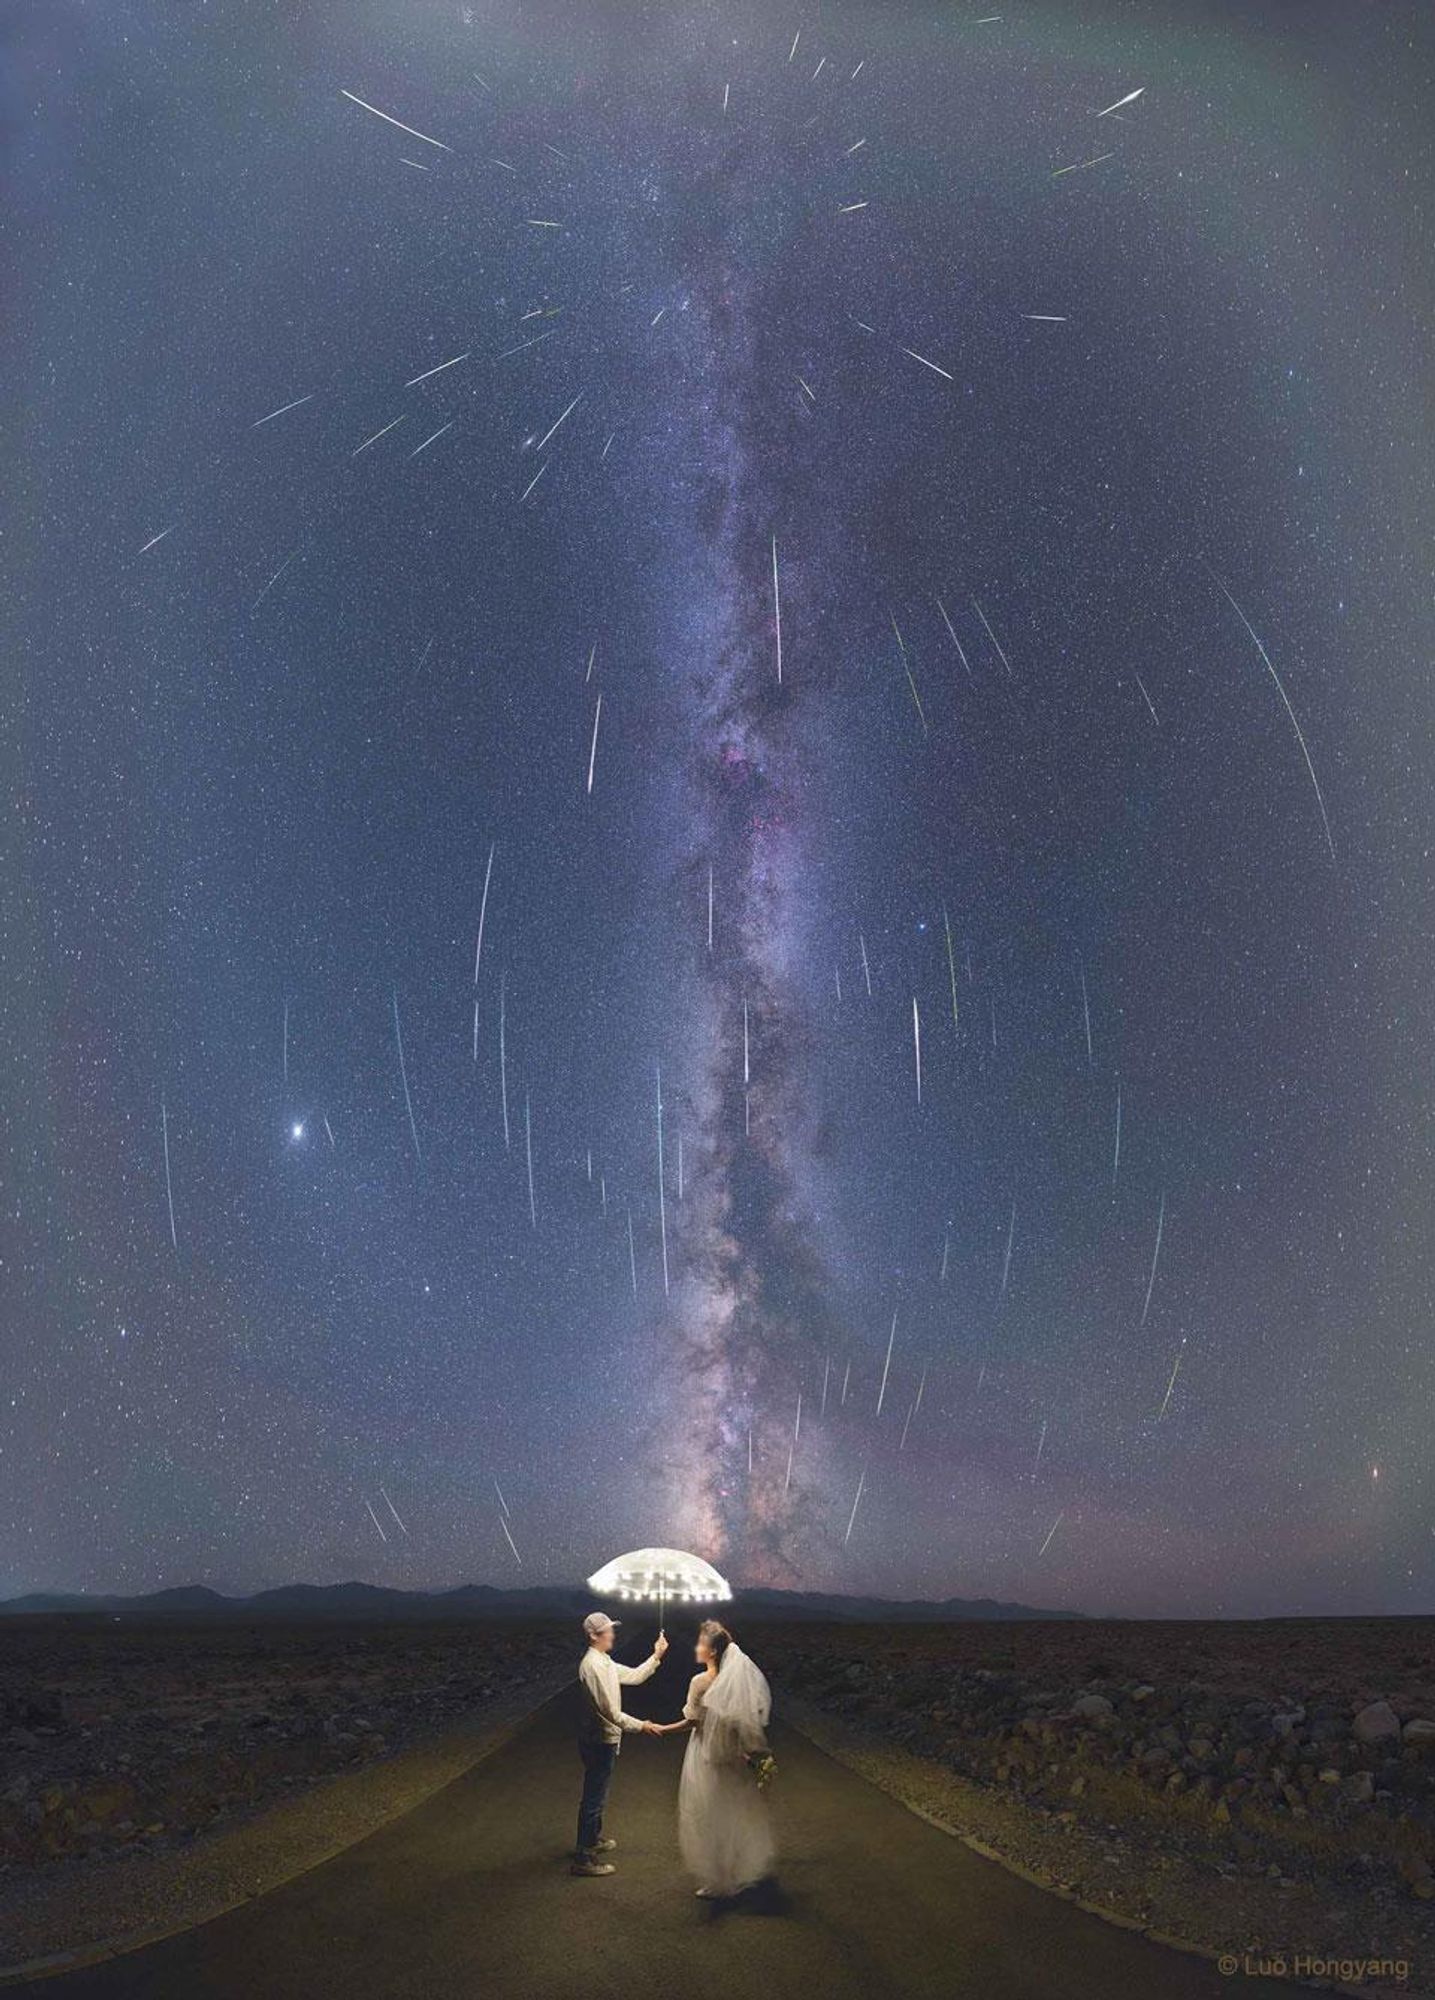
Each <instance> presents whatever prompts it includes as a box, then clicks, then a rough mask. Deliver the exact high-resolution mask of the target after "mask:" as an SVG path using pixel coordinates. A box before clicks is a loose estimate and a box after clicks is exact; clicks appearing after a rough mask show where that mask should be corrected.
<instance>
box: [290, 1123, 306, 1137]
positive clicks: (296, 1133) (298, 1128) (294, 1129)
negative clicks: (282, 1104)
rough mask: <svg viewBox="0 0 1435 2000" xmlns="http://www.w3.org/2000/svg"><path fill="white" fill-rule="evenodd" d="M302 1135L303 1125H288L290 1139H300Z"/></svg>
mask: <svg viewBox="0 0 1435 2000" xmlns="http://www.w3.org/2000/svg"><path fill="white" fill-rule="evenodd" d="M303 1136H304V1127H303V1126H302V1125H291V1126H290V1127H289V1137H290V1138H291V1139H302V1138H303Z"/></svg>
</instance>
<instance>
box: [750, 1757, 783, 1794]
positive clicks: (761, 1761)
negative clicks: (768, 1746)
mask: <svg viewBox="0 0 1435 2000" xmlns="http://www.w3.org/2000/svg"><path fill="white" fill-rule="evenodd" d="M747 1768H748V1769H749V1771H751V1772H752V1775H753V1776H754V1777H755V1778H756V1779H757V1789H758V1790H759V1791H760V1792H765V1791H766V1790H767V1788H768V1786H769V1785H770V1784H771V1783H772V1780H773V1775H774V1773H775V1772H776V1770H777V1759H776V1758H775V1757H774V1756H773V1754H772V1752H771V1751H770V1750H754V1751H753V1752H752V1754H751V1755H750V1756H749V1758H748V1760H747Z"/></svg>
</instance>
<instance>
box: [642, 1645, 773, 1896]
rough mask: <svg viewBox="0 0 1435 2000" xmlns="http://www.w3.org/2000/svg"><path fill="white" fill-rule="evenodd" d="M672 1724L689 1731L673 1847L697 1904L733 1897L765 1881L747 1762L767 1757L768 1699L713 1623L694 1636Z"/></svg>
mask: <svg viewBox="0 0 1435 2000" xmlns="http://www.w3.org/2000/svg"><path fill="white" fill-rule="evenodd" d="M695 1651H696V1657H697V1661H698V1664H699V1666H700V1667H701V1669H702V1671H701V1672H700V1673H697V1674H695V1675H694V1676H693V1680H692V1684H691V1686H690V1687H689V1689H688V1698H687V1700H686V1701H685V1702H684V1704H683V1715H682V1720H681V1721H680V1722H669V1723H666V1724H664V1725H662V1729H663V1733H664V1734H665V1735H671V1734H674V1733H676V1732H677V1731H680V1730H684V1729H690V1730H691V1731H692V1737H691V1740H690V1741H689V1743H688V1747H687V1753H686V1755H685V1756H684V1758H683V1774H682V1778H681V1780H680V1782H679V1785H678V1845H679V1846H680V1848H681V1849H682V1856H683V1862H684V1864H685V1866H686V1867H687V1868H688V1870H689V1872H690V1873H691V1874H693V1875H695V1876H696V1877H697V1881H698V1890H697V1893H698V1894H699V1895H700V1896H711V1897H725V1896H735V1895H737V1894H738V1893H739V1891H740V1890H743V1889H747V1888H750V1887H751V1886H752V1885H753V1884H754V1883H756V1882H761V1881H763V1880H765V1878H766V1877H768V1876H769V1875H771V1873H772V1863H773V1839H772V1822H771V1818H770V1816H769V1813H768V1807H767V1800H766V1798H765V1797H764V1795H763V1790H762V1787H761V1786H760V1785H759V1783H758V1777H757V1770H756V1769H755V1768H754V1764H755V1760H757V1761H760V1760H762V1759H764V1758H766V1757H767V1755H768V1748H767V1724H768V1720H769V1718H770V1716H771V1714H772V1694H771V1691H770V1689H769V1688H768V1685H767V1680H766V1678H765V1676H764V1675H763V1673H762V1671H761V1669H760V1668H759V1667H758V1666H757V1665H756V1664H755V1663H754V1662H753V1661H752V1660H750V1659H749V1658H748V1656H747V1654H746V1653H745V1652H744V1651H743V1650H742V1648H741V1646H739V1645H738V1643H737V1641H736V1640H735V1639H734V1638H733V1636H732V1634H731V1633H730V1632H729V1631H728V1630H727V1628H726V1627H725V1626H723V1625H720V1624H718V1622H717V1620H716V1619H714V1618H710V1619H708V1620H707V1621H706V1622H705V1623H704V1624H703V1625H702V1626H701V1627H700V1629H699V1631H698V1640H697V1646H696V1649H695Z"/></svg>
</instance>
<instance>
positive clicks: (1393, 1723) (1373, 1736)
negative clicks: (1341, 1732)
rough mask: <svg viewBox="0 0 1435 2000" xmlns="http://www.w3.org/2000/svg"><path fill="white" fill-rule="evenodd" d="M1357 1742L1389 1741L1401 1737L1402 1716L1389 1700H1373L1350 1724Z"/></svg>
mask: <svg viewBox="0 0 1435 2000" xmlns="http://www.w3.org/2000/svg"><path fill="white" fill-rule="evenodd" d="M1350 1733H1351V1735H1352V1736H1353V1737H1354V1738H1355V1740H1356V1742H1357V1743H1388V1742H1391V1741H1392V1740H1394V1741H1398V1740H1399V1737H1400V1718H1399V1717H1398V1716H1397V1715H1396V1713H1395V1710H1394V1709H1393V1708H1392V1707H1391V1706H1390V1703H1389V1702H1388V1701H1372V1702H1370V1703H1369V1704H1368V1705H1367V1706H1366V1707H1365V1708H1363V1709H1361V1711H1360V1713H1359V1714H1358V1715H1357V1716H1356V1718H1355V1720H1354V1722H1352V1723H1351V1725H1350Z"/></svg>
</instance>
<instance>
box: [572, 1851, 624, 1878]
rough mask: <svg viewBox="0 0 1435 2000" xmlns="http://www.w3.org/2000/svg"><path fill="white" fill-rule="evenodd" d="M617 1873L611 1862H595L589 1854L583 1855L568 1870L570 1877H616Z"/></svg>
mask: <svg viewBox="0 0 1435 2000" xmlns="http://www.w3.org/2000/svg"><path fill="white" fill-rule="evenodd" d="M617 1872H618V1871H617V1869H616V1868H615V1867H614V1866H613V1864H612V1862H611V1861H595V1860H594V1859H593V1857H592V1855H591V1854H585V1855H583V1856H582V1857H581V1858H580V1859H579V1860H577V1861H575V1862H574V1863H573V1866H572V1867H571V1868H570V1869H569V1870H568V1873H569V1874H570V1875H616V1874H617Z"/></svg>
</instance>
